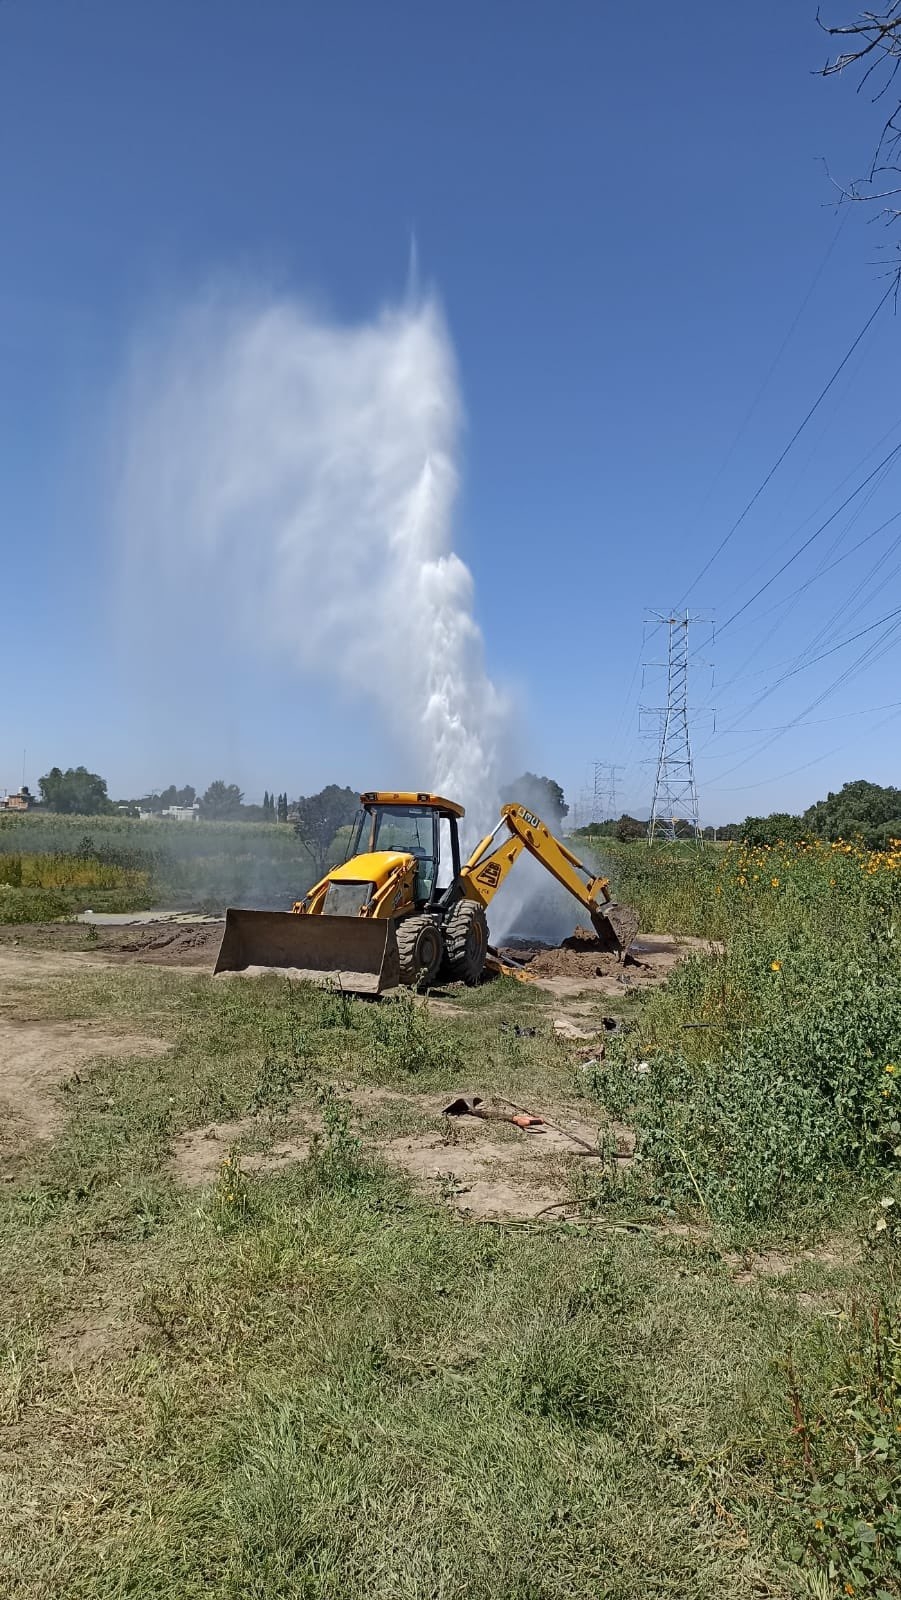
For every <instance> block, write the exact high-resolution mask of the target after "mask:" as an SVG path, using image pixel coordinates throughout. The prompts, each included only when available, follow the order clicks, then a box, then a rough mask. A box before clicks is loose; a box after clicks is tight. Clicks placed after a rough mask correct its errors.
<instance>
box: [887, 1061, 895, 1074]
mask: <svg viewBox="0 0 901 1600" xmlns="http://www.w3.org/2000/svg"><path fill="white" fill-rule="evenodd" d="M885 1070H886V1072H897V1071H898V1068H897V1067H896V1066H895V1063H894V1061H890V1062H889V1063H888V1066H887V1067H886V1069H885Z"/></svg>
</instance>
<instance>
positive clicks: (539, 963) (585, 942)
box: [501, 928, 620, 978]
mask: <svg viewBox="0 0 901 1600" xmlns="http://www.w3.org/2000/svg"><path fill="white" fill-rule="evenodd" d="M501 955H506V956H509V957H511V958H512V960H513V961H518V962H519V963H520V964H521V965H523V966H525V967H527V968H528V970H529V972H534V973H535V974H536V976H539V977H543V978H596V977H606V976H607V975H608V974H609V973H616V972H618V971H620V963H619V961H618V959H617V957H616V955H615V954H613V953H612V952H611V951H609V950H605V949H604V948H603V947H602V945H601V943H600V941H599V940H598V939H597V938H596V937H595V935H594V934H593V933H592V932H591V931H590V930H589V929H588V928H576V930H575V932H574V933H572V934H570V937H569V938H568V939H564V940H563V943H562V944H560V945H547V944H542V943H541V942H540V941H539V940H535V941H533V942H531V943H529V942H527V941H526V940H521V939H518V940H513V941H512V942H511V944H510V945H509V946H506V947H505V948H504V949H503V950H502V951H501Z"/></svg>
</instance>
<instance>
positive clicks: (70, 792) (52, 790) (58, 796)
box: [40, 767, 113, 817]
mask: <svg viewBox="0 0 901 1600" xmlns="http://www.w3.org/2000/svg"><path fill="white" fill-rule="evenodd" d="M40 790H41V799H42V801H43V803H44V805H45V806H46V807H47V809H48V811H60V812H65V813H68V814H69V815H75V816H82V817H95V816H100V815H101V814H102V813H104V812H107V811H112V809H113V807H112V802H111V801H110V798H109V796H108V794H107V792H106V779H105V778H101V777H100V775H99V773H96V772H89V771H88V769H87V767H67V768H66V771H65V772H63V771H61V769H60V768H59V767H51V768H50V771H49V772H47V773H45V775H44V777H43V778H41V779H40Z"/></svg>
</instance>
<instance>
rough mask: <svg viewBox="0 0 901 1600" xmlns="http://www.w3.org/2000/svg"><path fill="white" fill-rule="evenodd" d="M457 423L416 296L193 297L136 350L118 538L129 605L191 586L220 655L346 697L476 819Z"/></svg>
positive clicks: (477, 783) (484, 778) (436, 329)
mask: <svg viewBox="0 0 901 1600" xmlns="http://www.w3.org/2000/svg"><path fill="white" fill-rule="evenodd" d="M461 420H462V416H461V402H460V394H459V386H458V380H457V372H456V365H455V361H454V355H453V350H452V348H451V344H450V340H449V337H448V332H447V328H446V325H445V322H444V318H443V316H442V314H441V311H440V308H439V306H438V305H437V303H436V302H435V300H434V299H432V298H428V297H426V298H418V299H411V300H409V301H407V302H405V303H403V304H401V305H399V306H397V307H393V308H389V309H387V310H385V311H383V312H382V314H381V315H379V316H378V317H376V318H375V319H374V320H372V321H370V322H366V323H362V324H358V325H353V326H348V325H342V324H340V323H337V322H335V321H333V320H329V319H328V318H326V317H324V316H322V315H319V314H317V313H316V312H314V311H313V310H312V309H311V308H310V307H309V306H308V305H305V304H304V303H302V302H300V301H297V300H295V299H291V298H285V297H282V298H266V299H260V298H258V297H253V296H247V295H246V294H243V295H242V294H237V295H236V294H233V293H228V292H219V293H216V294H212V295H209V296H208V297H206V298H205V299H204V300H203V301H202V302H200V303H195V304H193V305H192V306H190V307H189V308H187V309H185V310H182V311H180V312H179V313H178V314H177V315H175V316H172V317H170V318H169V319H168V320H167V321H163V322H160V323H159V324H158V325H157V326H156V328H155V329H154V330H153V332H152V333H145V336H144V338H143V339H142V340H141V342H140V344H139V346H138V348H137V349H136V352H135V358H134V362H133V369H132V376H131V383H130V388H129V395H128V403H127V407H126V433H127V437H126V450H125V459H126V466H125V472H124V479H123V484H122V491H121V498H120V506H119V522H118V533H119V536H120V540H121V545H122V549H123V551H124V559H125V562H126V567H127V575H128V578H129V580H130V582H131V584H132V585H133V587H134V590H135V592H136V593H137V594H139V596H140V605H141V608H142V610H143V611H144V612H145V613H147V612H149V613H151V614H152V613H153V612H154V610H156V611H159V609H160V608H163V609H164V610H165V608H166V606H167V605H170V604H171V606H172V607H176V606H177V607H179V608H181V607H182V606H183V605H184V604H185V603H186V601H187V603H188V604H189V605H190V604H191V602H192V598H193V599H194V600H195V601H196V604H197V605H198V607H200V608H202V614H203V615H205V616H207V617H210V616H211V615H212V616H214V617H215V618H216V624H217V626H218V627H221V628H222V629H223V630H224V632H225V633H226V635H227V636H228V637H229V638H230V639H231V640H232V641H234V642H235V643H236V644H237V645H238V646H239V648H243V649H259V648H260V647H262V648H264V649H265V650H267V651H269V652H273V653H275V654H276V655H277V656H279V657H280V658H281V659H282V660H283V661H286V662H288V663H290V664H292V665H293V666H294V668H295V669H296V670H297V672H298V673H299V674H301V675H303V676H304V677H305V678H307V679H309V678H310V677H311V676H314V677H318V678H319V679H320V680H322V679H326V680H328V679H331V680H332V681H333V682H335V683H336V684H338V685H341V686H342V687H343V688H344V689H346V690H348V691H350V693H351V694H352V698H353V703H354V705H355V706H357V707H359V705H360V702H361V700H363V699H366V700H368V702H369V704H370V706H371V707H372V708H373V710H374V711H375V712H376V714H377V715H378V717H379V719H380V724H381V726H383V727H384V728H385V730H386V733H387V734H388V735H389V736H390V738H391V742H392V746H393V748H394V749H395V750H397V751H398V753H399V756H400V770H399V771H397V773H396V776H392V778H391V780H390V781H392V782H394V783H396V784H397V786H398V787H411V788H419V787H422V786H426V787H429V788H432V789H435V790H437V791H438V792H439V793H444V794H448V795H450V796H452V797H454V798H458V799H460V800H461V801H462V803H463V804H464V805H465V806H466V808H467V812H468V814H469V819H470V820H471V826H472V827H473V828H474V829H479V828H481V827H482V826H484V825H488V826H490V825H491V824H492V822H493V820H494V816H496V805H497V790H498V771H497V764H498V744H499V736H500V729H501V724H502V721H503V715H504V708H503V705H502V703H501V699H500V697H499V695H498V693H497V691H496V690H495V688H494V685H493V684H492V682H491V681H490V679H489V678H488V676H487V674H486V671H485V666H484V652H483V643H482V637H481V633H480V631H479V628H478V625H477V624H476V621H475V619H474V614H473V582H472V576H471V574H470V572H469V570H468V568H467V567H466V566H465V565H464V563H463V562H462V561H461V560H460V558H459V556H457V555H456V553H455V551H454V549H453V528H452V515H453V509H454V502H455V498H456V494H457V486H458V473H457V466H456V462H457V458H458V450H459V435H460V428H461ZM297 735H298V737H299V738H301V739H302V737H303V728H302V726H301V727H299V728H298V729H297ZM352 765H353V762H352V761H351V766H352ZM360 776H361V778H362V779H365V777H366V776H367V775H365V774H361V775H360Z"/></svg>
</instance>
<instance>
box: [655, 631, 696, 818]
mask: <svg viewBox="0 0 901 1600" xmlns="http://www.w3.org/2000/svg"><path fill="white" fill-rule="evenodd" d="M655 620H656V621H657V622H660V623H662V624H664V625H665V627H666V628H667V630H668V649H667V660H666V671H667V681H666V705H665V706H655V707H644V708H643V709H644V710H645V711H646V712H651V713H652V714H653V715H655V716H658V717H659V718H660V747H659V752H658V756H657V773H656V777H655V779H654V798H653V800H652V802H651V815H650V819H649V821H648V843H649V844H651V843H653V841H654V839H675V837H676V823H677V822H678V821H683V822H687V823H688V824H689V826H690V827H691V829H692V832H693V834H694V836H695V838H696V839H698V840H702V838H703V836H702V833H701V823H700V815H699V809H698V791H697V786H696V784H695V775H694V765H693V762H692V756H691V739H690V737H689V732H688V660H689V654H688V630H689V628H690V626H691V624H692V622H695V621H698V620H700V619H699V618H696V617H691V616H689V613H688V612H687V611H686V612H683V613H682V614H681V615H678V616H675V615H670V616H664V615H662V614H660V613H657V614H656V616H655ZM661 664H662V663H661Z"/></svg>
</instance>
